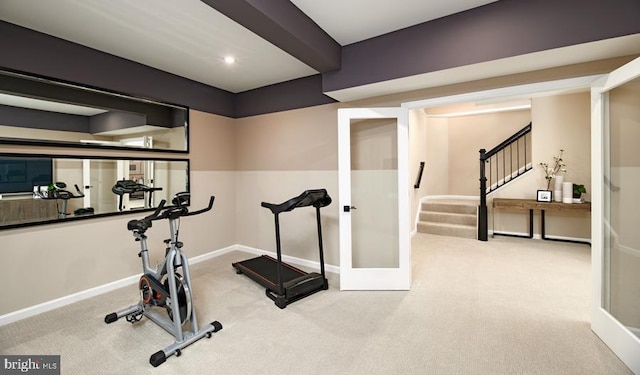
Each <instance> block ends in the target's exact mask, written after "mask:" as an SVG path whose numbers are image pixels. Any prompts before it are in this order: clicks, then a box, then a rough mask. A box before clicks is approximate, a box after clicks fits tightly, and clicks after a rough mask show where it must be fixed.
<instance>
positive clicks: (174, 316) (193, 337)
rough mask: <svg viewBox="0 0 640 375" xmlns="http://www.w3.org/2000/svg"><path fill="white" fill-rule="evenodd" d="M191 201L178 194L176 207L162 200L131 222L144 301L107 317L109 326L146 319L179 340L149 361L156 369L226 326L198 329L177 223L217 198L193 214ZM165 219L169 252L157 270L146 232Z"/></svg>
mask: <svg viewBox="0 0 640 375" xmlns="http://www.w3.org/2000/svg"><path fill="white" fill-rule="evenodd" d="M189 200H190V195H189V193H179V194H176V196H175V197H174V198H173V200H172V203H174V204H173V205H171V206H165V204H166V201H165V200H162V201H161V202H160V205H159V206H158V208H157V209H156V210H155V211H154V212H153V213H152V214H151V215H149V216H146V217H145V218H143V219H139V220H131V221H129V222H128V223H127V229H128V230H130V231H131V232H132V233H133V236H134V238H135V240H136V241H137V242H139V243H140V252H139V253H138V256H139V257H140V258H142V269H143V274H142V276H141V277H140V280H139V282H138V291H139V293H140V302H138V303H137V304H135V305H132V306H130V307H128V308H125V309H123V310H120V311H117V312H114V313H111V314H107V315H106V316H105V318H104V321H105V323H107V324H109V323H113V322H115V321H116V320H118V319H119V318H121V317H126V320H127V321H128V322H130V323H135V322H137V321H139V320H140V319H142V317H143V316H146V317H147V318H149V319H150V320H151V321H153V322H154V323H156V324H157V325H159V326H160V327H161V328H163V329H164V330H165V331H167V332H169V333H170V334H172V335H173V336H174V337H175V342H174V343H173V344H171V345H169V346H167V347H165V348H164V349H162V350H160V351H158V352H156V353H154V354H153V355H151V357H150V358H149V363H151V365H153V366H154V367H157V366H159V365H160V364H162V363H164V362H165V361H166V359H167V357H170V356H172V355H176V356H180V355H181V353H182V349H184V348H185V347H187V346H189V345H191V344H192V343H194V342H196V341H198V340H200V339H201V338H203V337H207V338H209V337H211V335H212V333H214V332H218V331H219V330H221V329H222V324H220V322H218V321H213V322H211V323H210V324H207V325H205V326H204V327H202V328H200V329H199V328H198V321H197V319H196V312H195V309H194V307H193V295H192V293H191V276H190V272H189V262H188V259H187V257H186V255H185V254H184V252H183V251H182V247H183V243H182V242H180V241H178V224H177V222H178V220H179V219H180V217H182V216H194V215H199V214H201V213H205V212H207V211H210V210H211V208H212V207H213V202H214V197H213V196H212V197H211V198H210V200H209V205H208V206H207V207H205V208H203V209H200V210H197V211H193V212H189V209H188V207H187V206H186V204H187V203H188V202H189ZM163 219H168V220H169V230H170V233H171V237H170V238H169V240H168V241H165V243H166V244H167V249H166V252H165V257H164V259H162V260H161V262H160V263H159V264H158V265H157V266H156V268H151V266H150V261H149V249H148V247H147V236H146V232H147V231H148V230H149V228H152V226H153V222H154V221H156V220H163ZM178 271H180V272H178Z"/></svg>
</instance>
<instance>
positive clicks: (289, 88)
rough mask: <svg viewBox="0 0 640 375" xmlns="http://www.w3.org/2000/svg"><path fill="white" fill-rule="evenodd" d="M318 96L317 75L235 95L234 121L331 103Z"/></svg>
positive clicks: (322, 96)
mask: <svg viewBox="0 0 640 375" xmlns="http://www.w3.org/2000/svg"><path fill="white" fill-rule="evenodd" d="M335 102H336V101H335V100H334V99H332V98H330V97H328V96H326V95H324V94H323V93H322V77H321V76H320V74H317V75H314V76H309V77H304V78H298V79H294V80H291V81H287V82H281V83H276V84H274V85H269V86H265V87H261V88H259V89H255V90H249V91H244V92H241V93H238V94H236V101H235V103H236V112H235V113H236V117H248V116H256V115H261V114H265V113H272V112H280V111H287V110H290V109H298V108H306V107H313V106H316V105H322V104H329V103H335Z"/></svg>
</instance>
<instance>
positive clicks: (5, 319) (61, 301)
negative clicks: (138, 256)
mask: <svg viewBox="0 0 640 375" xmlns="http://www.w3.org/2000/svg"><path fill="white" fill-rule="evenodd" d="M236 250H238V251H244V252H248V253H251V254H256V255H262V254H267V255H270V256H273V257H275V256H276V254H275V253H272V252H268V251H264V250H259V249H255V248H252V247H248V246H242V245H231V246H228V247H225V248H222V249H219V250H214V251H211V252H209V253H206V254H202V255H198V256H196V257H193V258H190V259H189V265H193V264H197V263H200V262H204V261H206V260H209V259H213V258H216V257H219V256H221V255H224V254H227V253H229V252H232V251H236ZM282 260H283V261H285V262H287V263H291V264H295V265H299V266H303V267H310V268H314V269H319V268H320V262H312V261H308V260H305V259H300V258H296V257H291V256H286V255H284V256H283V257H282ZM325 270H326V271H327V272H333V273H340V267H338V266H332V265H325ZM140 276H141V274H137V275H132V276H129V277H125V278H124V279H120V280H116V281H113V282H110V283H107V284H104V285H100V286H97V287H95V288H91V289H87V290H83V291H81V292H77V293H73V294H70V295H68V296H64V297H60V298H57V299H54V300H51V301H47V302H43V303H41V304H38V305H35V306H30V307H27V308H24V309H22V310H18V311H13V312H10V313H8V314H5V315H2V316H0V327H1V326H4V325H7V324H10V323H13V322H17V321H18V320H22V319H26V318H29V317H32V316H35V315H38V314H42V313H44V312H47V311H51V310H54V309H57V308H60V307H63V306H66V305H70V304H72V303H75V302H79V301H82V300H85V299H88V298H91V297H95V296H97V295H100V294H104V293H108V292H111V291H113V290H116V289H120V288H123V287H126V286H130V285H133V284H135V283H137V282H138V280H139V279H140Z"/></svg>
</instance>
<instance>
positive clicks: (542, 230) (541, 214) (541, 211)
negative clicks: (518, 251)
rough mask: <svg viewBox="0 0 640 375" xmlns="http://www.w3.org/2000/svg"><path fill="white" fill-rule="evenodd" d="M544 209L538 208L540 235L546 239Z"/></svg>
mask: <svg viewBox="0 0 640 375" xmlns="http://www.w3.org/2000/svg"><path fill="white" fill-rule="evenodd" d="M544 227H545V225H544V210H540V235H541V237H542V239H543V240H546V238H545V236H544Z"/></svg>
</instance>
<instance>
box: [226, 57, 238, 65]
mask: <svg viewBox="0 0 640 375" xmlns="http://www.w3.org/2000/svg"><path fill="white" fill-rule="evenodd" d="M224 62H225V63H226V64H228V65H231V64H235V62H236V58H235V57H233V56H225V57H224Z"/></svg>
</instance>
